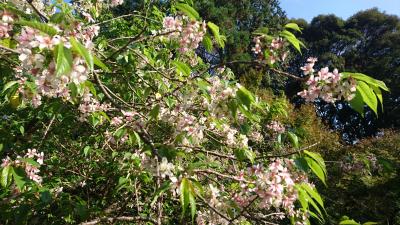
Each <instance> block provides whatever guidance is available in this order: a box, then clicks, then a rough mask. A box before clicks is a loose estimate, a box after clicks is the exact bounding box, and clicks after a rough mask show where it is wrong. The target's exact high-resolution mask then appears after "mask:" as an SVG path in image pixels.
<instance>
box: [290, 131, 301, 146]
mask: <svg viewBox="0 0 400 225" xmlns="http://www.w3.org/2000/svg"><path fill="white" fill-rule="evenodd" d="M288 136H289V140H290V142H291V143H292V145H293V146H294V147H295V148H298V147H299V138H298V137H297V135H296V134H294V133H292V132H290V131H289V132H288Z"/></svg>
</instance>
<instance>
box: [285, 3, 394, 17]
mask: <svg viewBox="0 0 400 225" xmlns="http://www.w3.org/2000/svg"><path fill="white" fill-rule="evenodd" d="M281 7H282V8H283V9H284V10H285V11H286V13H287V15H288V17H289V18H303V19H306V20H307V21H309V22H310V21H311V20H312V18H313V17H315V16H318V15H320V14H332V13H333V14H335V15H337V16H339V17H342V18H343V19H347V18H348V17H350V16H351V15H353V14H354V13H356V12H358V11H360V10H365V9H369V8H372V7H378V8H379V9H380V10H381V11H385V12H386V13H388V14H396V15H398V16H400V0H281Z"/></svg>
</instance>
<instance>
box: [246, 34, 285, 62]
mask: <svg viewBox="0 0 400 225" xmlns="http://www.w3.org/2000/svg"><path fill="white" fill-rule="evenodd" d="M261 39H262V36H256V37H254V39H253V42H254V43H255V45H254V47H253V48H252V49H251V50H252V51H253V52H254V54H256V55H258V57H259V58H260V59H262V58H263V57H267V58H266V60H267V62H268V63H269V64H275V63H276V62H280V61H281V62H283V61H285V60H286V58H287V56H288V54H289V52H288V51H285V49H284V46H285V41H284V40H283V39H282V38H280V37H279V38H275V39H273V40H272V41H271V43H270V45H269V46H265V48H266V52H267V55H266V56H264V54H263V52H262V50H263V47H262V42H261Z"/></svg>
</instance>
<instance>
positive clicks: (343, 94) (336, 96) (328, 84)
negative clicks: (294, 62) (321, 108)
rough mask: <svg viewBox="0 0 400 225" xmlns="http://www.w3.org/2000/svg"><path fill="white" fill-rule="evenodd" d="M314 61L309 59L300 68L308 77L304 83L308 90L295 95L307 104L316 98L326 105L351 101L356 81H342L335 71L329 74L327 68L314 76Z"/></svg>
mask: <svg viewBox="0 0 400 225" xmlns="http://www.w3.org/2000/svg"><path fill="white" fill-rule="evenodd" d="M316 61H317V59H316V58H309V59H308V60H307V64H306V65H305V66H304V67H301V69H302V70H303V71H304V74H306V75H309V78H308V80H307V82H306V84H307V85H308V89H307V90H303V91H301V92H299V93H297V94H298V95H300V96H301V97H302V98H304V99H306V101H308V102H312V101H315V100H316V99H317V98H321V99H322V100H324V101H326V102H328V103H334V102H335V101H337V100H341V99H345V100H347V101H350V100H351V99H353V98H354V96H355V92H356V87H357V83H356V81H355V80H354V79H351V78H349V79H346V80H344V79H342V75H341V74H340V73H339V71H338V70H337V69H334V70H333V72H329V68H328V67H324V68H322V69H321V70H320V71H318V73H317V74H316V75H314V68H313V66H314V63H315V62H316Z"/></svg>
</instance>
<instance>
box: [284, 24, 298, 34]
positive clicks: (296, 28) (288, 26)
mask: <svg viewBox="0 0 400 225" xmlns="http://www.w3.org/2000/svg"><path fill="white" fill-rule="evenodd" d="M285 28H289V29H292V30H295V31H298V32H300V33H301V28H300V27H299V25H297V24H296V23H288V24H286V25H285Z"/></svg>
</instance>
